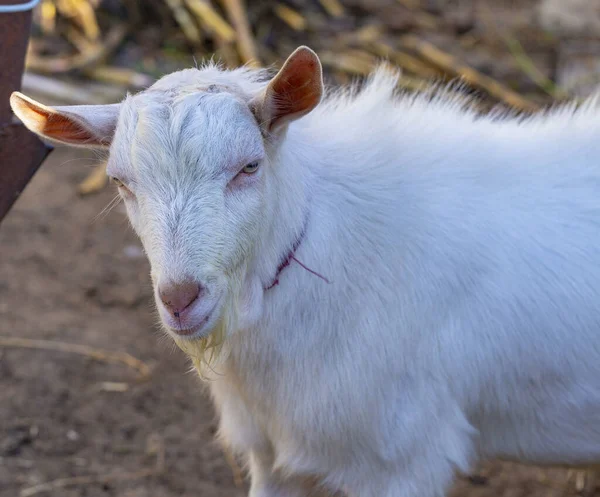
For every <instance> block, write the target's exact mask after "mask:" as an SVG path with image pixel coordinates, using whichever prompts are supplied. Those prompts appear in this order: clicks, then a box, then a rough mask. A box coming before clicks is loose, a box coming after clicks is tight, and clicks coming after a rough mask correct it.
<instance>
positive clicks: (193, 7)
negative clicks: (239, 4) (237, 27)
mask: <svg viewBox="0 0 600 497" xmlns="http://www.w3.org/2000/svg"><path fill="white" fill-rule="evenodd" d="M185 3H186V5H187V7H188V9H190V11H191V12H192V13H193V14H194V15H195V16H196V18H197V19H198V22H199V23H200V24H201V25H202V27H203V28H204V29H205V30H206V31H208V32H211V33H215V35H216V36H218V37H219V38H221V39H222V40H223V41H224V42H225V43H231V42H232V41H234V40H235V31H234V30H233V28H232V27H231V26H230V25H229V23H228V22H227V21H226V20H225V19H223V18H222V17H221V15H220V14H219V13H218V12H217V11H216V10H215V9H214V8H213V7H212V5H210V4H209V3H208V2H207V1H205V0H185Z"/></svg>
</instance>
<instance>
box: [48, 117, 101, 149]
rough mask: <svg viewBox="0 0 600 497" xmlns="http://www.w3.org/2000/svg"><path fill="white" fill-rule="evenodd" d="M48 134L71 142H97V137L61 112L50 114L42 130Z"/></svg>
mask: <svg viewBox="0 0 600 497" xmlns="http://www.w3.org/2000/svg"><path fill="white" fill-rule="evenodd" d="M42 133H44V134H45V135H47V136H50V137H55V138H57V139H59V140H61V141H65V142H70V143H82V142H86V143H96V142H97V140H96V137H95V136H94V135H93V134H92V133H90V132H89V131H88V130H87V129H85V128H84V127H83V126H81V125H79V124H78V123H77V122H76V121H74V120H73V119H70V118H68V117H65V116H62V115H60V114H48V115H47V116H46V122H45V124H44V128H43V130H42Z"/></svg>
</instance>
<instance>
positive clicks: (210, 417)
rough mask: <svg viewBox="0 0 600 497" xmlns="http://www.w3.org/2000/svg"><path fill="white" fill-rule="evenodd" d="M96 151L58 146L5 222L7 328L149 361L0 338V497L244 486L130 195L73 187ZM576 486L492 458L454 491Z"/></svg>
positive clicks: (144, 495) (2, 259)
mask: <svg viewBox="0 0 600 497" xmlns="http://www.w3.org/2000/svg"><path fill="white" fill-rule="evenodd" d="M94 162H95V161H94V157H93V156H92V155H89V154H88V155H85V154H82V153H81V152H71V151H65V150H57V151H55V152H53V154H52V155H51V157H50V159H49V160H48V161H47V162H46V163H45V164H44V165H43V167H42V168H41V169H40V171H39V173H38V174H37V175H36V176H35V177H34V179H33V181H32V182H31V183H30V185H29V186H28V188H27V189H26V191H25V193H24V194H23V195H22V197H21V198H20V199H19V200H18V202H17V204H16V205H15V207H14V209H13V210H12V212H11V213H10V214H9V216H8V217H7V218H6V219H5V221H4V222H3V224H2V225H1V226H0V254H1V255H0V336H1V337H2V338H5V337H13V338H19V339H24V338H27V339H44V340H53V341H60V342H68V343H73V344H81V345H87V346H90V347H94V348H98V349H102V350H107V351H110V352H127V353H129V354H131V355H133V356H135V357H136V358H138V359H140V360H142V361H144V362H145V363H146V364H147V365H149V366H150V367H151V368H152V373H151V376H150V378H149V379H148V380H147V381H145V382H138V381H136V372H135V371H134V370H133V369H131V368H129V367H127V366H125V365H122V364H118V363H107V362H104V361H100V360H95V359H92V358H90V357H87V356H83V355H79V354H76V353H70V352H61V351H52V350H32V349H24V348H14V347H1V346H0V497H17V496H19V495H20V494H19V492H21V491H23V490H27V489H29V488H31V487H35V485H38V484H41V483H44V482H48V481H54V480H60V479H64V478H73V477H83V480H80V481H77V480H76V481H75V482H72V483H73V484H72V485H69V486H66V487H65V488H55V489H53V490H52V489H51V490H48V491H44V492H40V493H39V494H37V495H46V496H53V497H100V496H102V497H109V496H110V497H112V496H115V497H116V496H119V497H150V496H152V497H175V496H177V497H192V496H194V497H198V496H202V497H235V496H241V495H244V489H243V488H239V487H236V485H235V484H234V478H233V473H232V470H231V467H230V466H229V465H228V463H227V462H226V459H225V457H224V455H223V453H222V452H221V450H220V448H219V447H218V446H217V445H216V444H215V443H214V441H213V434H214V432H215V426H216V425H215V420H214V413H213V410H212V408H211V405H210V402H209V401H208V399H207V397H206V396H205V394H204V393H203V391H202V388H201V385H200V382H199V380H198V379H197V378H196V377H195V376H194V375H193V374H190V373H189V367H188V362H187V360H186V359H185V357H184V356H183V354H182V353H181V352H180V351H179V350H173V348H172V346H171V344H170V342H169V341H168V340H165V339H163V338H162V335H161V333H160V332H159V331H158V330H157V327H156V324H155V317H154V311H153V305H152V292H151V287H150V283H149V276H148V265H147V263H146V260H145V259H144V257H143V256H142V253H141V247H140V244H139V242H138V241H137V240H136V238H135V236H134V235H133V233H132V232H131V230H130V229H129V226H128V224H127V222H126V218H125V214H124V212H123V210H122V206H121V205H119V206H117V207H116V208H115V209H113V210H112V211H111V212H109V213H108V214H106V215H105V216H100V217H98V215H99V213H100V212H101V211H102V209H103V208H104V207H105V206H106V205H107V204H108V203H109V202H110V200H111V199H112V198H113V195H114V191H113V189H112V188H108V189H106V190H104V191H103V192H101V193H100V194H98V195H94V196H89V197H85V198H80V197H78V195H77V193H76V185H77V184H78V182H79V181H81V180H82V179H83V178H84V177H85V176H86V174H87V173H88V172H89V167H90V165H91V164H93V163H94ZM115 390H124V391H115ZM162 458H164V467H162V468H160V467H159V466H160V459H162ZM157 460H158V461H159V466H157ZM107 475H109V478H108V479H106V478H105V477H106V476H107ZM111 475H117V476H116V477H111ZM574 489H575V486H574V484H572V483H569V484H567V483H566V472H564V471H554V472H544V471H542V470H539V469H537V468H524V467H521V466H517V465H501V464H491V465H488V466H486V467H484V468H483V469H482V470H481V472H480V473H478V474H477V476H476V477H474V478H471V479H470V480H469V479H466V478H465V479H460V480H459V481H458V482H457V486H456V490H455V493H454V495H455V496H456V497H458V496H462V497H465V496H469V497H499V496H501V495H502V496H506V497H521V496H534V495H535V496H544V497H559V496H561V495H565V494H573V493H574V492H575V490H574ZM22 495H24V496H26V495H34V494H31V493H30V494H27V493H25V494H22Z"/></svg>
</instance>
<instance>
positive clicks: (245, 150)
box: [129, 91, 262, 177]
mask: <svg viewBox="0 0 600 497" xmlns="http://www.w3.org/2000/svg"><path fill="white" fill-rule="evenodd" d="M134 105H135V112H136V113H137V119H136V120H135V121H136V125H135V132H134V133H133V134H132V135H131V144H130V147H129V150H130V151H131V163H132V165H133V167H134V168H135V169H137V171H138V173H144V174H151V175H153V176H154V175H156V174H160V173H161V172H166V173H167V174H168V175H169V176H170V177H173V173H174V172H177V173H180V172H184V173H185V174H186V175H190V174H192V173H196V174H204V175H206V174H209V175H211V176H218V175H220V174H222V173H223V172H224V171H226V170H227V169H228V168H229V167H236V166H237V165H238V163H242V162H244V161H245V160H251V159H254V158H255V156H260V155H261V152H262V138H261V134H260V131H259V128H258V125H257V123H256V120H255V119H254V117H253V115H252V114H251V112H250V110H249V108H248V106H247V105H246V104H245V103H243V102H242V101H241V100H239V99H238V98H236V97H235V96H234V95H231V94H228V93H226V92H214V91H210V92H196V93H194V94H189V95H187V96H185V97H180V98H177V99H175V100H172V101H169V102H165V101H164V100H157V99H154V98H151V99H146V100H145V101H144V100H142V101H140V102H135V103H134Z"/></svg>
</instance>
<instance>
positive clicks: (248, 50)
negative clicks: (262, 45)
mask: <svg viewBox="0 0 600 497" xmlns="http://www.w3.org/2000/svg"><path fill="white" fill-rule="evenodd" d="M221 3H222V4H223V8H224V9H225V12H227V16H228V18H229V22H231V24H232V25H233V28H234V29H235V31H236V33H237V49H238V52H239V54H240V57H241V58H242V61H243V62H244V63H245V64H248V65H250V66H254V67H258V66H260V59H259V57H258V51H257V49H256V44H255V42H254V37H253V36H252V30H251V29H250V23H249V22H248V15H247V13H246V7H245V6H244V3H243V0H221Z"/></svg>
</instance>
